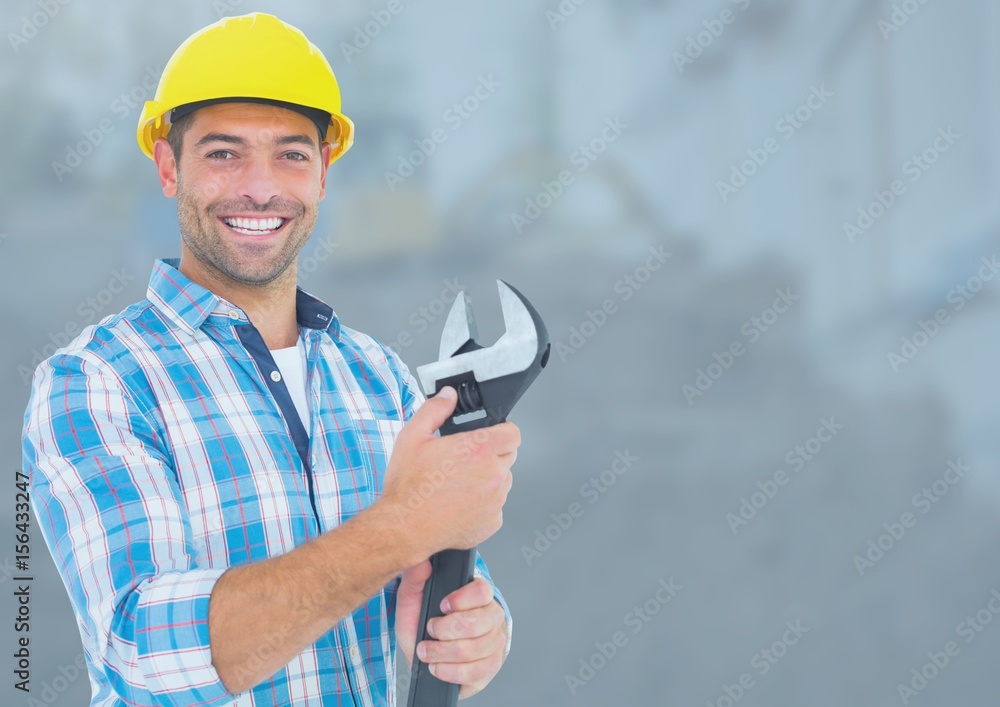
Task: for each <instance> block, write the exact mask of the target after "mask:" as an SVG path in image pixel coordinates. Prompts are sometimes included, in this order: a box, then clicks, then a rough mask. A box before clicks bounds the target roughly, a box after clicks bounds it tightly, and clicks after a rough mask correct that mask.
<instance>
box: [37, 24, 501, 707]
mask: <svg viewBox="0 0 1000 707" xmlns="http://www.w3.org/2000/svg"><path fill="white" fill-rule="evenodd" d="M138 138H139V142H140V145H141V146H142V148H143V150H144V151H145V152H146V154H148V155H149V156H151V157H152V158H153V159H154V160H155V163H156V168H157V172H158V175H159V179H160V183H161V185H162V189H163V193H164V194H165V195H166V196H167V197H176V198H177V205H178V221H179V230H180V235H181V257H180V259H179V260H173V259H171V260H158V261H157V262H156V264H155V267H154V268H153V273H152V277H151V279H150V283H149V288H148V291H147V298H146V299H145V300H143V301H141V302H138V303H136V304H134V305H132V306H130V307H128V308H126V309H125V310H124V311H122V312H121V313H119V314H117V315H114V316H111V317H108V318H106V319H104V320H103V321H101V322H100V323H99V324H98V325H96V326H93V327H89V328H88V329H87V330H85V331H84V332H83V333H82V334H81V335H80V336H79V337H77V338H76V340H74V341H73V342H71V343H70V344H69V345H68V346H67V347H65V348H63V349H61V350H60V351H58V352H56V353H55V354H54V355H53V356H51V357H50V358H49V359H48V360H46V361H44V362H43V363H42V364H41V365H40V366H39V367H38V369H37V370H36V372H35V376H34V380H33V384H32V392H31V399H30V402H29V405H28V409H27V412H26V414H25V427H24V435H23V446H24V467H25V471H26V473H28V474H29V475H30V478H31V491H32V494H31V500H32V504H33V508H34V510H35V513H36V515H37V518H38V521H39V527H40V529H41V532H42V534H43V535H44V538H45V542H46V544H47V546H48V548H49V550H50V552H51V553H52V556H53V558H54V559H55V562H56V567H57V569H58V570H59V572H60V574H61V576H62V579H63V582H64V583H65V585H66V589H67V591H68V593H69V596H70V600H71V604H72V607H73V610H74V612H75V614H76V618H77V623H78V625H79V628H80V633H81V637H82V640H83V646H84V649H85V653H86V658H87V663H88V668H89V673H90V680H91V686H92V690H93V698H92V701H91V705H92V706H97V705H100V706H102V707H110V706H112V705H114V706H118V705H126V704H127V705H153V704H155V705H176V706H177V707H180V706H181V705H183V706H185V707H187V706H190V705H223V704H237V705H258V706H259V705H321V704H322V705H334V704H337V705H340V704H353V705H391V704H394V701H395V698H394V677H395V660H394V651H395V647H396V645H397V641H398V644H399V646H400V647H401V648H402V650H403V651H404V653H405V655H406V659H407V661H412V656H413V651H414V649H415V648H416V650H417V651H418V654H419V655H420V657H421V658H422V659H423V660H424V661H425V662H427V663H428V664H429V665H430V666H431V670H432V673H433V674H435V675H436V676H437V677H438V678H440V679H441V680H445V681H448V682H453V683H458V684H460V685H462V687H461V690H460V695H461V696H462V697H467V696H469V695H472V694H474V693H476V692H477V691H479V690H481V689H483V687H484V686H485V685H486V684H487V683H488V682H489V681H490V680H491V679H492V678H493V676H494V675H495V674H496V673H497V671H498V670H499V669H500V666H501V664H502V662H503V660H504V659H505V658H506V655H507V651H508V650H509V647H510V627H511V621H510V614H509V611H508V609H507V605H506V603H505V601H504V599H503V597H502V595H501V594H500V592H499V591H498V590H497V588H496V587H495V586H494V585H493V582H492V579H491V578H490V576H489V572H488V570H487V568H486V565H485V564H484V563H483V561H482V558H477V564H476V579H475V580H474V581H473V582H472V583H471V584H469V585H466V586H465V587H463V588H461V589H459V590H457V591H456V592H454V593H452V594H451V595H449V597H448V598H446V600H445V602H444V605H443V607H442V609H443V611H444V612H445V615H444V616H442V617H440V618H439V619H434V620H432V621H431V622H430V623H429V626H428V630H429V632H430V635H431V636H432V638H433V639H434V640H430V641H424V642H421V644H420V645H419V646H414V644H415V642H416V634H417V629H418V626H417V624H418V620H419V613H420V604H421V598H422V594H423V585H424V582H425V581H426V580H427V578H428V577H429V574H430V563H429V561H428V560H427V558H428V557H429V556H430V555H432V554H433V553H435V552H437V551H439V550H442V549H445V548H449V547H453V548H471V547H474V546H476V545H478V544H479V543H481V542H482V541H484V540H485V539H486V538H488V537H489V536H490V535H492V534H493V533H494V532H496V530H497V529H498V528H499V527H500V524H501V522H502V506H503V504H504V502H505V500H506V497H507V494H508V492H509V490H510V486H511V481H512V477H511V473H510V467H511V465H512V464H513V463H514V461H515V459H516V456H517V448H518V446H519V444H520V433H519V431H518V429H517V427H516V426H515V425H513V424H512V423H510V422H505V423H503V424H501V425H497V426H494V427H491V428H487V429H485V430H479V431H476V432H465V433H460V434H456V435H449V436H447V437H439V436H436V435H435V431H436V430H437V429H438V427H439V426H440V425H441V424H442V423H443V422H444V420H446V419H448V417H449V416H450V415H451V413H452V412H453V411H454V408H455V395H454V391H453V390H451V389H445V391H442V392H441V394H439V395H436V396H434V397H433V398H431V399H429V400H426V401H425V399H424V396H423V395H422V394H421V391H420V389H419V387H418V385H417V383H416V381H415V379H414V377H413V376H412V375H411V374H410V372H409V370H408V368H407V367H406V366H405V365H404V364H403V363H402V361H401V360H400V359H399V358H398V356H397V355H396V354H395V353H394V352H393V351H391V350H390V349H389V348H387V347H386V346H384V345H382V344H381V343H380V342H378V341H377V340H375V339H373V338H372V337H370V336H367V335H365V334H362V333H360V332H358V331H356V330H354V329H351V328H349V327H347V326H346V325H343V324H342V323H341V322H340V321H339V319H338V318H337V316H336V314H335V313H334V312H333V310H332V309H331V308H330V307H329V306H327V305H326V304H324V303H323V302H321V301H320V300H318V299H317V298H315V297H313V296H311V295H309V294H307V293H306V292H304V291H303V290H301V289H298V288H297V287H296V267H297V256H298V253H299V251H300V249H301V248H302V246H303V244H304V243H305V242H306V240H307V239H308V238H309V236H310V234H311V233H312V231H313V228H314V225H315V223H316V216H317V211H318V207H319V202H320V201H321V200H322V199H323V198H324V196H325V185H326V173H327V169H328V167H329V165H330V164H331V163H332V162H333V161H334V160H335V159H337V158H338V157H339V156H341V155H342V154H343V153H344V152H345V151H346V150H347V148H349V147H350V144H351V141H352V139H353V125H352V124H351V122H350V120H348V119H347V118H346V117H344V116H343V115H341V114H340V93H339V90H338V88H337V84H336V79H335V78H334V76H333V73H332V71H331V70H330V67H329V64H328V63H327V62H326V59H325V58H324V57H323V55H322V54H321V53H320V51H319V50H318V49H317V48H316V47H315V46H313V45H312V44H310V43H309V41H308V40H307V39H306V38H305V36H304V35H303V34H302V33H301V32H299V31H298V30H297V29H295V28H294V27H291V26H289V25H287V24H285V23H283V22H281V21H280V20H278V19H277V18H275V17H273V16H270V15H265V14H259V13H255V14H252V15H246V16H243V17H236V18H227V19H225V20H222V21H220V22H218V23H215V24H214V25H210V26H209V27H207V28H205V29H203V30H201V31H199V32H197V33H195V34H194V35H192V37H190V38H189V39H188V40H187V41H186V42H185V43H184V44H182V45H181V47H180V48H179V49H178V50H177V52H175V54H174V56H173V57H172V58H171V60H170V63H169V64H168V65H167V67H166V69H165V70H164V74H163V77H162V78H161V80H160V85H159V87H158V89H157V93H156V97H155V100H153V101H150V102H149V103H147V105H146V107H145V111H144V113H143V116H142V118H141V119H140V123H139V127H138Z"/></svg>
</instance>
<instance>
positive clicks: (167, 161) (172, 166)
mask: <svg viewBox="0 0 1000 707" xmlns="http://www.w3.org/2000/svg"><path fill="white" fill-rule="evenodd" d="M153 160H154V161H155V162H156V171H157V173H158V174H159V175H160V186H161V187H162V188H163V195H164V196H166V197H171V198H172V197H174V196H176V195H177V162H176V161H175V160H174V151H173V150H171V149H170V143H169V142H167V139H166V138H163V137H160V138H157V139H156V142H155V143H153Z"/></svg>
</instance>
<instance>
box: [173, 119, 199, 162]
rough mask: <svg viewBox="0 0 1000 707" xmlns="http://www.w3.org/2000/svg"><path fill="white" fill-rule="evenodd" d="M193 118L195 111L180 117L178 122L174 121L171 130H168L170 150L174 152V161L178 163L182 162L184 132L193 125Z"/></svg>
mask: <svg viewBox="0 0 1000 707" xmlns="http://www.w3.org/2000/svg"><path fill="white" fill-rule="evenodd" d="M193 118H194V113H188V114H187V115H185V116H182V117H180V118H178V119H177V121H176V122H172V123H171V124H170V130H169V131H167V142H168V143H170V151H171V152H173V153H174V162H176V163H177V164H178V165H180V163H181V143H182V142H183V141H184V133H186V132H187V131H188V128H190V127H191V121H192V119H193Z"/></svg>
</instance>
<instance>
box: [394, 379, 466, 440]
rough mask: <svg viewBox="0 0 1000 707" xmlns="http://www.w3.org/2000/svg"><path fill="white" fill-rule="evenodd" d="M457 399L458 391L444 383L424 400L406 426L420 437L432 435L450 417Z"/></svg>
mask: <svg viewBox="0 0 1000 707" xmlns="http://www.w3.org/2000/svg"><path fill="white" fill-rule="evenodd" d="M457 401H458V393H456V392H455V389H454V388H452V387H451V386H450V385H446V386H445V387H443V388H442V389H441V390H439V391H438V392H437V395H435V396H434V397H431V398H428V399H427V400H425V401H424V403H423V405H421V406H420V408H419V409H418V410H417V411H416V412H415V413H413V417H411V418H410V420H409V422H407V424H406V426H407V427H410V428H411V429H413V431H414V432H415V433H417V434H419V435H420V436H422V437H433V436H434V432H435V431H437V429H438V428H439V427H440V426H441V425H442V424H444V421H445V420H447V419H448V418H449V417H451V415H452V413H453V412H454V411H455V405H456V404H457Z"/></svg>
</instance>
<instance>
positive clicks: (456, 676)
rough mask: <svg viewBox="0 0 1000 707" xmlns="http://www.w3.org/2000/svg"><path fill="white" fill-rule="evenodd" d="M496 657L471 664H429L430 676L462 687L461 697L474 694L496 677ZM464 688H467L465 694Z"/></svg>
mask: <svg viewBox="0 0 1000 707" xmlns="http://www.w3.org/2000/svg"><path fill="white" fill-rule="evenodd" d="M498 660H499V657H498V656H495V655H493V656H490V657H489V658H483V659H482V660H475V661H473V662H471V663H430V664H429V666H428V667H429V668H430V671H431V675H433V676H434V677H436V678H437V679H438V680H444V681H445V682H453V683H455V684H457V685H462V686H463V687H462V689H461V691H460V692H461V693H462V696H465V697H467V696H468V695H469V694H475V693H476V692H479V691H480V690H482V689H483V686H484V685H485V684H486V683H487V682H488V681H489V680H491V679H492V678H493V676H494V675H496V673H497V670H498V667H497V661H498ZM466 686H468V687H469V691H468V693H466Z"/></svg>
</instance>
